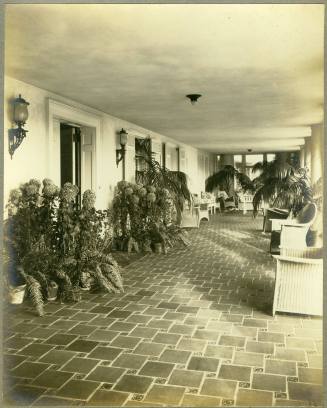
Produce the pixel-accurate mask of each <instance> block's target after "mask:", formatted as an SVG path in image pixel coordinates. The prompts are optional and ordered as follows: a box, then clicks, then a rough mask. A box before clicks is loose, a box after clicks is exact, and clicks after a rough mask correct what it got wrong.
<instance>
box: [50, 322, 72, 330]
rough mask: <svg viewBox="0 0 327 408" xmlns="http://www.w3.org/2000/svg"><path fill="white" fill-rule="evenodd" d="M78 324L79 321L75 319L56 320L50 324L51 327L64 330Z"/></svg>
mask: <svg viewBox="0 0 327 408" xmlns="http://www.w3.org/2000/svg"><path fill="white" fill-rule="evenodd" d="M77 325H78V321H73V320H63V319H60V320H56V321H55V322H54V323H52V324H51V325H50V326H49V329H57V330H58V329H59V330H60V329H62V330H67V331H68V330H70V329H72V328H73V327H74V326H77Z"/></svg>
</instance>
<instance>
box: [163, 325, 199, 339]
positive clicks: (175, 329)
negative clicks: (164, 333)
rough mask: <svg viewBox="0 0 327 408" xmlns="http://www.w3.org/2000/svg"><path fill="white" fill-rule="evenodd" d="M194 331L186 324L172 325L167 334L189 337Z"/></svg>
mask: <svg viewBox="0 0 327 408" xmlns="http://www.w3.org/2000/svg"><path fill="white" fill-rule="evenodd" d="M194 330H195V328H194V327H192V326H189V325H187V324H174V325H173V326H171V328H170V329H169V333H175V334H185V335H188V336H191V335H192V333H193V332H194Z"/></svg>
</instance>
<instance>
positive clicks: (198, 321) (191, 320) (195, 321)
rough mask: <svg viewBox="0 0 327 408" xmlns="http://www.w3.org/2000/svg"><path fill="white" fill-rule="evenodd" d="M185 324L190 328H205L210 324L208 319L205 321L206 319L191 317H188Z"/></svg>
mask: <svg viewBox="0 0 327 408" xmlns="http://www.w3.org/2000/svg"><path fill="white" fill-rule="evenodd" d="M217 323H218V322H217ZM184 324H188V325H190V326H203V327H205V326H206V325H207V324H208V318H207V319H204V318H200V317H193V316H190V317H187V318H186V319H185V321H184ZM214 330H216V329H214Z"/></svg>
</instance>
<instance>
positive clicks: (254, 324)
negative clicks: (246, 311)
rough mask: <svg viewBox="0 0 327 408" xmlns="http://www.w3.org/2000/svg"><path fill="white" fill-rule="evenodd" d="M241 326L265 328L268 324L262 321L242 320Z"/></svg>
mask: <svg viewBox="0 0 327 408" xmlns="http://www.w3.org/2000/svg"><path fill="white" fill-rule="evenodd" d="M243 326H249V327H260V328H267V326H268V322H267V320H264V319H244V321H243Z"/></svg>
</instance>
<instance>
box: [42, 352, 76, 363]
mask: <svg viewBox="0 0 327 408" xmlns="http://www.w3.org/2000/svg"><path fill="white" fill-rule="evenodd" d="M75 356H76V353H75V352H73V351H66V350H51V351H49V352H48V353H47V354H45V355H44V356H43V357H42V358H41V359H40V360H39V361H40V362H42V363H50V364H56V365H62V364H64V363H67V361H69V360H70V359H71V358H73V357H75Z"/></svg>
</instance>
